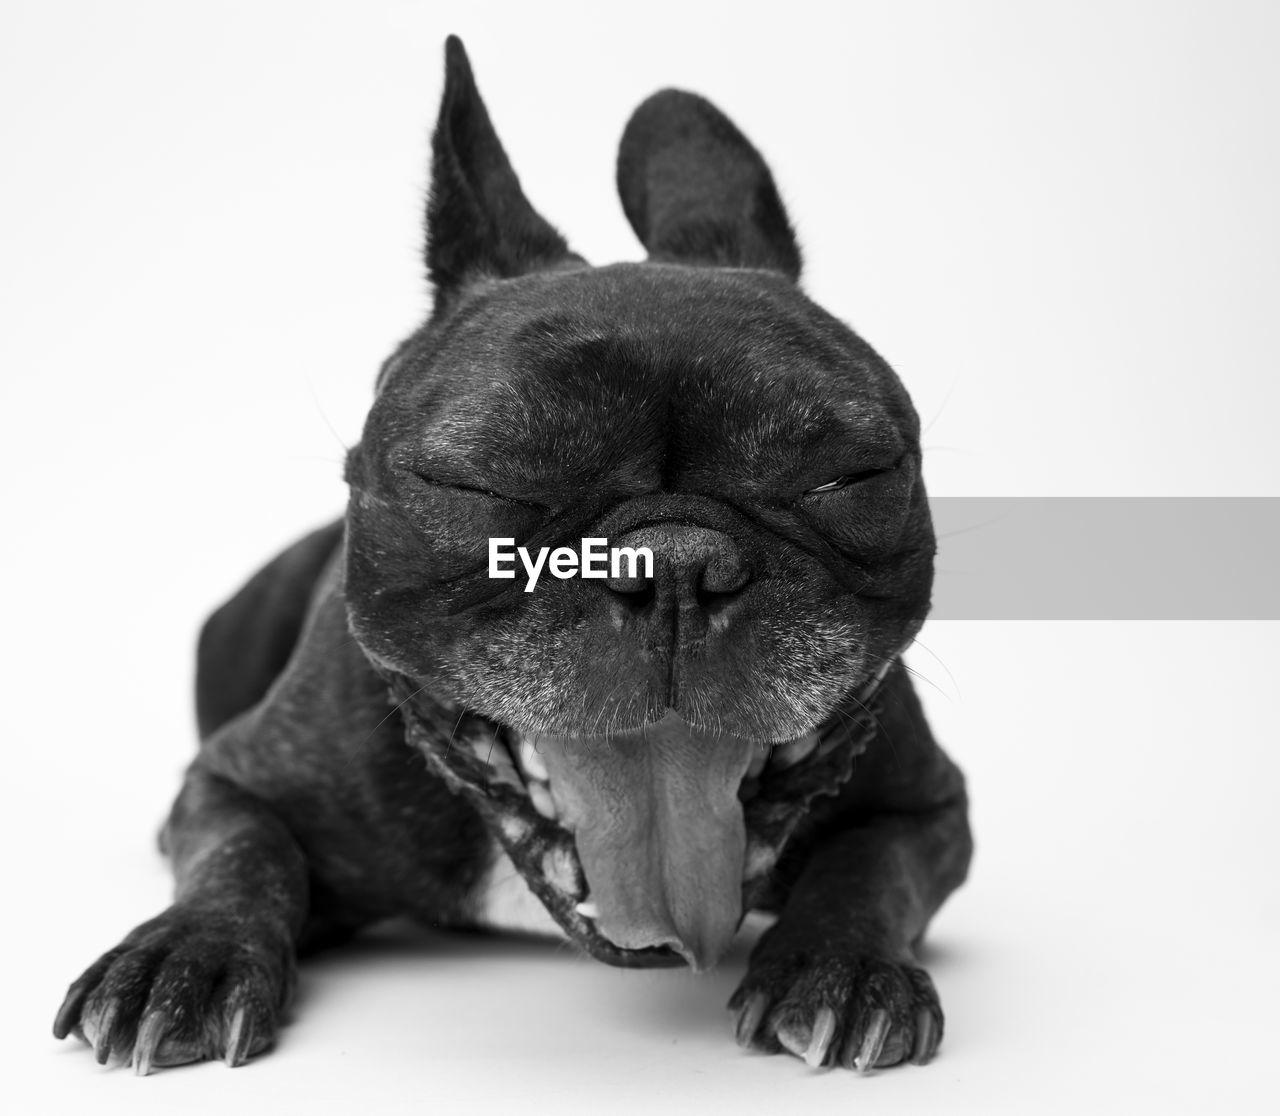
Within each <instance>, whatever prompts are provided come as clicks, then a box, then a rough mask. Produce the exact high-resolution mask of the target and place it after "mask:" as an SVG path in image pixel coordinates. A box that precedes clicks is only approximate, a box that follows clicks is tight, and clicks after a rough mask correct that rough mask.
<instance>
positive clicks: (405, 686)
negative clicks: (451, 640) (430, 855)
mask: <svg viewBox="0 0 1280 1116" xmlns="http://www.w3.org/2000/svg"><path fill="white" fill-rule="evenodd" d="M373 665H374V667H375V669H376V670H377V671H378V673H379V674H381V676H382V677H383V679H384V680H385V681H386V683H387V689H388V696H389V700H390V701H391V703H392V705H394V706H395V707H396V708H397V709H398V710H399V711H400V714H401V716H402V717H403V719H404V724H405V737H406V740H407V742H408V743H409V744H410V745H412V746H413V747H414V748H416V749H417V750H418V751H420V752H421V753H422V754H423V756H424V757H425V758H426V761H427V764H428V766H429V767H430V768H431V770H432V771H433V772H434V773H435V774H436V775H438V776H439V777H440V778H441V779H443V780H444V782H445V783H446V785H447V786H448V787H449V788H450V790H452V791H454V793H456V794H459V795H461V796H462V797H463V798H464V799H466V800H467V801H468V802H469V803H470V804H471V805H472V806H473V807H474V808H475V809H476V810H477V811H478V812H479V813H480V815H481V816H482V817H483V818H484V819H485V821H486V823H487V824H488V826H489V828H490V830H491V831H492V833H493V834H494V835H495V836H496V838H497V840H498V841H499V843H500V844H501V846H502V848H503V849H504V851H505V852H506V854H507V855H508V856H509V857H510V858H511V861H512V863H513V864H515V866H516V868H517V869H518V870H519V872H520V874H521V875H522V876H523V877H524V879H525V881H526V883H527V884H528V885H529V888H530V889H531V890H532V891H533V893H534V894H535V895H536V896H537V897H538V898H539V899H540V900H541V901H542V903H543V905H544V906H545V907H546V908H547V911H548V912H549V913H550V914H551V916H552V918H554V919H555V920H556V922H557V923H558V924H559V925H560V926H561V927H562V928H563V929H564V931H565V932H566V933H567V934H568V935H569V937H570V938H571V939H572V940H574V941H576V942H578V943H579V944H580V945H581V946H582V947H583V948H584V949H585V950H586V951H587V952H588V953H590V954H591V955H592V956H593V957H596V958H597V959H599V960H601V961H606V962H608V963H610V964H614V965H624V966H629V967H651V966H659V965H678V964H680V963H681V960H680V958H679V956H678V955H677V954H676V953H674V952H673V951H672V950H670V949H667V948H666V947H658V948H648V949H623V948H622V947H620V946H617V945H614V943H613V942H611V941H609V939H608V938H606V937H605V936H604V935H603V934H601V933H600V931H599V930H598V929H597V928H596V926H595V923H594V922H593V921H592V919H591V918H590V917H588V916H587V915H585V914H583V913H582V912H581V911H579V910H578V906H579V904H580V902H581V901H582V900H583V898H584V897H585V895H586V877H585V875H584V873H583V870H582V864H581V862H580V861H579V859H578V851H577V847H576V845H575V844H574V840H573V835H572V834H571V833H570V832H569V831H567V830H566V829H564V828H563V827H562V826H560V825H558V824H557V823H556V822H555V821H554V820H552V819H550V818H547V817H544V816H543V815H542V814H540V813H538V812H537V811H536V810H535V809H534V808H533V806H532V804H531V802H530V798H529V795H528V793H527V792H526V791H525V789H524V787H523V785H516V782H513V781H512V780H511V779H510V778H508V777H505V776H504V775H503V773H502V768H499V767H497V766H495V765H494V764H492V763H488V762H486V759H485V758H484V757H487V756H491V755H492V754H493V753H494V751H495V750H496V749H504V750H506V749H514V747H515V746H516V745H517V744H518V740H517V739H516V734H515V733H514V732H513V730H511V729H508V728H506V727H505V726H502V725H498V724H495V723H494V722H492V721H490V720H488V719H487V718H485V717H482V716H480V715H479V714H477V713H473V712H471V711H470V710H467V709H465V708H463V707H460V706H457V705H454V704H451V703H448V702H442V701H440V700H439V699H437V698H435V697H434V696H432V695H431V694H429V693H428V692H426V691H425V690H424V689H423V688H422V687H420V686H415V685H414V683H413V682H412V680H411V679H410V678H408V677H407V676H406V675H403V674H400V673H399V672H397V671H394V670H392V669H389V668H388V667H385V666H383V665H382V664H378V663H374V664H373ZM886 673H887V672H885V671H882V672H881V673H880V674H879V675H878V676H877V677H875V678H873V679H872V680H871V681H870V682H869V683H867V684H866V685H864V686H863V687H862V689H861V690H860V691H859V692H858V693H857V694H856V695H855V696H854V697H853V698H852V699H851V701H846V703H845V707H842V708H841V709H840V710H839V711H838V712H837V713H836V714H835V715H834V716H833V718H832V719H831V721H829V722H828V723H827V725H826V727H825V728H824V729H823V730H822V732H821V733H820V735H819V738H818V742H817V744H816V746H815V747H814V749H813V751H812V752H811V753H810V754H809V755H808V756H806V757H805V758H804V759H802V760H800V761H798V762H796V763H795V764H793V765H792V766H789V767H787V768H785V769H782V770H776V771H770V772H769V774H768V777H767V778H764V779H762V780H761V781H760V782H759V784H758V786H757V788H756V791H755V793H754V794H753V795H752V796H751V798H750V799H748V800H746V801H744V802H743V816H744V821H745V825H746V833H747V850H746V856H745V864H744V878H743V884H742V909H743V911H744V913H745V912H746V911H748V910H750V909H752V907H756V906H759V905H760V903H761V901H762V900H763V899H764V898H765V897H766V896H767V894H768V892H769V889H770V882H771V881H770V876H771V873H772V869H773V867H774V865H775V864H776V863H777V861H778V858H779V857H780V856H781V855H782V852H783V849H784V848H785V846H786V844H787V841H788V840H789V839H790V837H791V835H792V834H793V833H794V831H795V829H796V826H797V825H798V824H799V823H800V821H801V819H802V818H803V817H804V816H805V814H806V813H807V812H808V810H809V808H810V805H811V803H812V802H813V801H814V800H815V799H817V798H820V797H822V796H825V795H834V794H836V793H837V792H838V791H839V790H840V788H841V787H842V786H843V785H844V784H845V783H846V782H847V781H848V780H849V777H850V776H851V774H852V772H853V762H854V758H855V757H856V756H858V755H860V754H861V753H862V752H864V751H865V750H866V748H867V746H868V744H869V743H870V741H871V738H872V737H873V736H874V735H875V733H876V728H877V724H878V716H879V713H880V709H881V704H882V692H883V686H882V683H883V680H884V677H885V674H886ZM517 782H518V779H517Z"/></svg>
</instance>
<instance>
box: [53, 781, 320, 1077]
mask: <svg viewBox="0 0 1280 1116" xmlns="http://www.w3.org/2000/svg"><path fill="white" fill-rule="evenodd" d="M165 842H166V845H167V848H168V851H169V853H170V855H171V856H172V858H173V864H174V872H175V875H176V877H177V887H176V891H175V897H174V903H173V905H172V906H171V907H169V909H168V910H166V911H165V912H164V913H162V914H160V915H159V916H157V917H156V918H153V919H151V920H150V921H149V922H144V923H143V924H142V925H141V926H139V927H137V928H136V929H135V930H134V931H133V932H132V933H130V934H129V935H128V936H127V937H126V938H125V939H124V941H122V942H121V943H120V944H119V945H118V946H116V947H115V948H114V949H112V950H109V951H108V952H107V953H105V954H104V955H103V956H102V957H101V958H99V959H98V960H97V961H96V962H94V964H93V965H91V966H90V967H89V968H88V969H87V970H86V971H85V973H84V975H82V976H81V977H80V979H79V980H77V981H76V982H75V983H74V984H72V985H71V988H70V990H69V991H68V992H67V997H66V1000H65V1001H64V1002H63V1005H62V1008H61V1009H60V1010H59V1012H58V1016H57V1020H56V1022H55V1023H54V1034H55V1035H57V1036H58V1037H59V1038H64V1037H66V1036H67V1035H68V1034H70V1033H73V1032H74V1033H75V1034H76V1035H78V1036H79V1037H80V1038H82V1039H84V1040H85V1041H86V1042H88V1043H90V1044H91V1045H92V1046H93V1048H94V1053H95V1054H96V1056H97V1058H98V1061H99V1062H101V1063H106V1062H107V1060H108V1059H109V1058H115V1059H116V1060H121V1061H123V1060H125V1059H127V1058H128V1057H129V1056H130V1053H132V1056H133V1064H134V1068H135V1069H136V1070H137V1072H139V1073H143V1074H145V1073H147V1072H148V1071H149V1070H150V1068H151V1067H152V1066H163V1065H178V1064H181V1063H183V1062H191V1061H196V1060H199V1059H201V1058H217V1057H221V1058H225V1059H226V1061H227V1062H228V1063H229V1064H230V1065H237V1064H238V1063H240V1062H242V1061H244V1060H245V1059H246V1058H247V1057H249V1056H250V1055H252V1054H255V1053H257V1052H258V1051H260V1050H262V1049H264V1048H265V1047H267V1046H268V1045H270V1043H271V1042H272V1040H273V1039H274V1037H275V1034H276V1029H277V1027H278V1026H279V1022H280V1016H281V1013H282V1011H283V1009H284V1007H285V1006H286V1004H287V1003H288V1000H289V998H290V996H291V995H292V991H293V986H294V979H295V943H296V941H297V937H298V934H299V932H300V930H301V927H302V924H303V921H304V919H305V917H306V913H307V868H306V861H305V858H304V856H303V854H302V851H301V849H299V847H298V845H297V844H296V843H295V841H294V839H293V837H292V836H291V835H290V834H289V832H288V830H287V829H286V828H285V826H284V824H283V823H282V822H281V821H280V819H279V818H277V817H276V816H275V815H274V814H273V813H272V812H271V811H270V809H268V808H267V807H266V806H265V805H264V804H263V803H262V802H261V801H259V800H258V799H256V798H254V797H253V796H252V795H249V794H247V793H246V792H244V791H243V790H241V789H240V788H238V787H236V786H235V785H233V784H232V783H230V782H228V781H227V780H225V779H223V778H221V777H220V776H218V775H215V774H212V773H210V772H208V771H206V770H203V769H202V768H201V766H200V762H199V761H197V762H196V763H195V764H194V765H193V766H192V767H191V769H190V770H189V771H188V773H187V778H186V782H185V784H184V786H183V789H182V792H181V793H180V794H179V796H178V799H177V801H176V802H175V803H174V807H173V812H172V814H171V815H170V818H169V823H168V826H167V828H166V831H165Z"/></svg>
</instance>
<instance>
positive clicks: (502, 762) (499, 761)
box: [471, 739, 524, 787]
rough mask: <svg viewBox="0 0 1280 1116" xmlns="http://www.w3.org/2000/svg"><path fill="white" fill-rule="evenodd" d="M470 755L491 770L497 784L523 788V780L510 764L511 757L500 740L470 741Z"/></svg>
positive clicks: (512, 764) (513, 765)
mask: <svg viewBox="0 0 1280 1116" xmlns="http://www.w3.org/2000/svg"><path fill="white" fill-rule="evenodd" d="M471 751H472V754H473V755H474V756H475V757H476V759H478V760H479V761H480V762H481V763H483V764H485V765H486V766H487V767H490V768H492V769H493V773H494V776H495V777H496V778H497V779H498V781H499V782H503V783H509V784H510V785H511V786H513V787H523V786H524V780H523V779H521V778H520V773H519V772H518V771H516V767H515V764H514V763H512V762H511V755H510V753H509V752H508V751H507V749H506V747H505V746H504V745H503V743H502V741H500V740H492V739H490V740H473V741H471Z"/></svg>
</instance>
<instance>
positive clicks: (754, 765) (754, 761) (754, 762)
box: [747, 744, 769, 779]
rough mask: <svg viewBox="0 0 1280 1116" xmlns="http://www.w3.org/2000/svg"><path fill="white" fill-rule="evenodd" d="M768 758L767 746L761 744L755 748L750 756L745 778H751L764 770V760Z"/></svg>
mask: <svg viewBox="0 0 1280 1116" xmlns="http://www.w3.org/2000/svg"><path fill="white" fill-rule="evenodd" d="M768 758H769V746H768V745H767V744H761V745H760V747H759V748H757V749H756V751H755V754H754V755H752V757H751V763H750V764H749V765H748V767H747V778H748V779H752V778H754V777H755V776H757V775H759V774H760V772H761V771H763V770H764V764H765V760H767V759H768Z"/></svg>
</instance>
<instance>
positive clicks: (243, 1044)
mask: <svg viewBox="0 0 1280 1116" xmlns="http://www.w3.org/2000/svg"><path fill="white" fill-rule="evenodd" d="M252 1041H253V1027H252V1025H249V1024H246V1020H245V1010H244V1005H241V1006H240V1007H238V1008H236V1011H235V1014H234V1015H233V1016H232V1017H231V1026H230V1027H229V1028H228V1031H227V1052H226V1055H225V1061H226V1063H227V1065H229V1066H230V1067H231V1068H232V1069H235V1068H236V1066H240V1065H243V1064H244V1062H245V1060H246V1059H247V1058H248V1056H249V1044H250V1043H251V1042H252Z"/></svg>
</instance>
